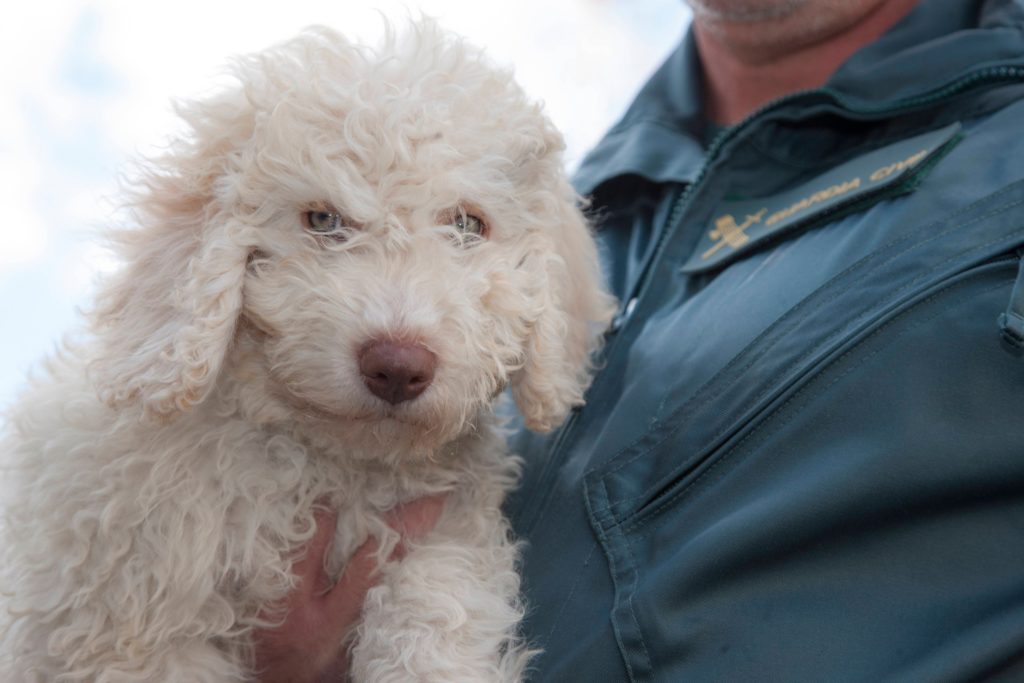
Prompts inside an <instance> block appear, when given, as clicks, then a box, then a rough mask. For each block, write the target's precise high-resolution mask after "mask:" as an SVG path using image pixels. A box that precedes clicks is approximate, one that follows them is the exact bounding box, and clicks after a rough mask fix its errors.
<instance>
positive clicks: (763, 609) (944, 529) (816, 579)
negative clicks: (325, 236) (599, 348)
mask: <svg viewBox="0 0 1024 683" xmlns="http://www.w3.org/2000/svg"><path fill="white" fill-rule="evenodd" d="M690 4H691V6H692V8H693V11H694V22H693V28H692V30H691V32H690V34H689V35H688V36H687V38H686V39H685V40H684V42H683V44H682V45H681V46H680V48H679V49H678V50H677V51H676V53H675V54H673V55H672V56H671V57H670V58H669V59H668V61H667V62H666V63H665V64H664V65H663V67H662V68H661V69H660V70H659V71H658V72H657V73H656V74H655V75H654V76H653V78H652V79H651V80H650V81H649V82H648V84H647V85H646V86H645V87H644V89H643V90H642V91H641V93H640V94H639V96H638V98H637V100H636V101H635V102H634V103H633V105H632V107H631V108H630V109H629V111H628V112H627V113H626V115H625V116H624V118H623V120H622V121H620V122H619V123H618V124H617V125H616V126H615V127H614V128H613V129H612V130H611V131H610V132H609V134H608V136H607V137H606V138H605V139H604V140H603V141H602V142H601V143H600V144H599V145H598V146H597V148H596V149H595V150H594V151H593V152H592V153H591V155H590V156H589V157H588V158H587V160H586V161H585V162H584V164H583V165H582V167H581V169H580V172H579V174H578V179H577V180H578V187H579V190H580V191H581V193H582V194H584V195H587V196H592V197H593V205H594V208H595V209H596V210H597V214H598V215H599V216H600V217H601V218H600V223H599V226H598V234H599V238H600V239H601V241H602V242H603V247H604V249H605V254H606V257H607V260H606V265H607V272H608V277H609V280H610V282H611V284H612V287H613V290H614V291H615V293H616V294H617V295H618V296H619V297H620V299H621V300H622V304H623V307H622V311H621V314H620V315H619V317H618V318H617V320H616V321H615V323H614V324H613V326H612V329H611V330H610V332H609V334H608V340H607V345H606V348H605V352H604V357H603V359H602V363H601V367H602V370H601V372H600V373H599V375H598V377H597V378H596V379H595V382H594V385H593V386H592V388H591V391H590V393H589V394H588V397H587V401H588V402H587V405H586V406H585V407H583V408H582V409H581V410H579V411H577V412H576V413H575V414H574V415H573V416H572V417H571V418H570V420H569V422H568V424H567V425H566V426H564V427H563V428H562V429H561V430H560V431H558V432H556V433H555V435H553V436H550V437H545V438H542V437H539V436H535V435H529V434H526V433H523V434H521V435H520V437H519V438H518V440H517V443H516V444H515V450H516V451H517V452H520V453H522V454H523V455H524V457H525V458H526V460H527V470H526V473H525V476H524V480H523V486H522V487H521V489H520V491H519V492H518V494H517V495H516V496H515V498H514V499H513V500H512V501H510V504H509V512H510V515H511V517H512V520H513V523H514V525H515V527H516V530H517V532H518V533H519V534H520V535H521V536H522V537H524V538H525V539H526V541H527V542H528V544H529V545H528V546H527V549H526V552H525V557H524V585H525V590H526V598H527V602H528V605H529V609H530V612H529V614H528V616H527V621H526V629H527V635H528V637H529V639H530V640H531V642H532V643H533V644H534V645H536V646H538V647H540V648H542V649H543V650H544V652H543V653H542V654H541V655H540V656H539V657H538V658H537V659H536V661H535V667H534V670H533V672H532V674H531V680H535V681H624V680H632V681H682V680H687V681H712V680H714V681H721V680H736V681H754V680H772V681H774V680H779V681H843V680H850V681H877V680H901V681H959V680H985V679H1001V680H1009V679H1024V544H1022V543H1021V533H1022V532H1024V429H1022V428H1021V425H1022V424H1024V418H1022V415H1024V276H1021V273H1024V268H1022V267H1021V266H1020V261H1021V259H1020V257H1019V253H1020V251H1021V250H1022V249H1024V161H1022V160H1024V135H1021V122H1022V121H1024V2H1022V1H1021V0H920V2H916V1H915V0H690ZM438 510H439V503H438V502H437V501H427V502H425V503H419V504H413V506H411V507H410V508H408V509H407V510H404V511H398V512H397V513H396V522H395V523H396V525H402V526H403V528H406V529H407V530H408V531H409V534H410V536H415V535H417V534H421V533H424V532H425V531H426V530H428V529H429V528H430V526H431V524H432V522H433V521H434V520H436V516H437V511H438ZM406 518H408V519H407V520H406ZM322 545H323V544H322V543H320V544H318V543H314V544H313V546H312V549H311V550H312V552H311V553H310V558H309V560H308V561H307V562H305V563H304V564H303V565H302V567H305V568H306V569H308V571H306V572H304V573H303V580H304V581H306V582H308V583H311V584H312V583H314V582H315V581H316V568H317V567H319V566H320V565H319V563H318V562H317V560H318V559H319V558H318V557H317V552H321V553H322V550H323V548H322ZM367 550H369V549H367ZM364 553H365V551H364ZM358 560H359V558H358V557H357V560H356V561H354V562H353V563H352V565H351V566H350V568H349V571H348V572H347V574H346V577H345V578H343V580H342V582H341V583H340V584H339V586H338V587H336V588H335V589H334V591H339V590H340V591H342V592H341V593H337V594H335V595H334V596H332V595H331V594H330V593H329V594H328V595H327V596H323V595H320V594H319V593H315V592H308V593H303V594H301V595H298V596H297V597H296V604H295V606H294V607H293V613H294V614H296V615H298V616H297V617H296V618H295V619H289V621H288V622H287V623H286V624H284V625H283V626H282V627H281V628H280V629H278V630H277V631H275V632H272V633H268V634H267V637H266V638H262V639H261V640H260V642H259V650H260V653H259V654H260V661H261V662H264V663H266V675H265V678H264V679H263V680H265V681H285V680H287V681H296V680H302V678H301V675H305V676H306V678H305V680H317V678H316V677H317V675H319V673H320V672H319V671H313V670H309V671H307V672H305V674H301V675H300V672H299V671H298V669H297V668H296V665H295V664H294V662H295V661H301V662H307V663H308V662H325V661H331V660H332V659H333V660H334V664H335V665H339V663H340V666H342V667H343V662H340V660H339V659H338V658H340V657H343V654H342V653H333V652H330V651H327V652H325V651H324V650H325V649H327V648H330V647H331V645H330V643H337V642H339V641H340V637H341V635H342V634H344V633H345V632H346V631H347V629H348V628H349V626H350V625H351V624H352V622H353V621H354V619H356V618H357V615H358V607H356V609H351V606H352V605H356V606H358V605H359V604H361V600H362V594H363V593H364V592H365V590H366V588H367V587H368V586H369V585H370V582H371V580H372V579H371V578H370V576H369V572H368V569H367V567H368V566H369V565H368V564H367V563H360V562H359V561H358ZM332 597H333V598H334V599H335V603H336V604H335V603H332V604H331V609H326V610H324V609H322V607H323V605H324V602H323V601H324V600H330V599H332ZM310 610H313V612H310ZM311 613H313V614H315V615H316V616H315V627H312V631H315V632H316V634H317V636H320V635H324V634H329V635H330V637H325V638H320V637H316V638H313V637H311V627H310V625H309V623H308V616H309V614H311ZM302 615H306V618H307V621H305V622H304V621H303V617H302ZM288 662H292V663H291V664H289V663H288ZM275 663H276V664H275ZM275 666H276V668H275ZM308 668H309V669H322V668H324V667H322V666H320V665H319V664H317V665H316V666H310V667H308ZM307 674H308V675H307Z"/></svg>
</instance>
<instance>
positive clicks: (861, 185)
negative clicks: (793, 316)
mask: <svg viewBox="0 0 1024 683" xmlns="http://www.w3.org/2000/svg"><path fill="white" fill-rule="evenodd" d="M959 133H960V124H959V123H954V124H952V125H949V126H946V127H945V128H942V129H940V130H936V131H932V132H930V133H925V134H924V135H918V136H915V137H912V138H908V139H906V140H901V141H899V142H897V143H895V144H892V145H889V146H887V147H883V148H881V149H876V150H874V151H873V152H869V153H868V154H865V155H863V156H860V157H857V158H856V159H852V160H850V161H848V162H846V163H845V164H842V165H840V166H837V167H835V168H833V169H831V170H829V171H827V172H826V173H823V174H821V175H820V176H818V177H816V178H814V179H813V180H811V181H808V182H806V183H802V184H801V185H799V186H798V187H795V188H792V189H790V190H786V191H785V192H781V193H779V194H776V195H772V196H771V197H764V198H761V199H744V200H737V201H727V202H723V203H722V204H721V205H720V206H719V207H718V209H717V210H716V211H715V218H714V220H713V221H712V224H711V225H710V226H709V227H708V229H707V230H706V231H705V233H704V235H703V237H702V238H701V241H700V243H699V244H698V245H697V249H696V250H695V251H694V253H693V255H692V256H691V257H690V259H689V260H688V261H687V262H686V265H684V266H683V272H687V273H696V272H700V271H704V270H710V269H711V268H715V267H718V266H720V265H722V264H724V263H726V262H728V261H731V260H732V259H733V258H734V257H735V256H737V255H738V254H740V253H742V252H746V251H749V250H751V249H753V248H754V247H756V246H757V245H759V244H761V243H762V242H765V241H767V240H769V239H771V238H772V237H776V236H777V235H779V234H781V233H782V232H785V231H788V230H790V229H792V228H795V227H796V226H798V225H799V226H808V225H810V224H811V223H813V222H814V221H815V220H816V219H822V218H826V217H829V216H837V215H840V214H842V213H844V212H845V211H848V210H852V209H856V210H863V209H865V208H867V206H869V205H870V204H873V203H874V202H875V201H881V200H882V199H885V198H888V197H891V196H895V195H898V194H904V193H906V192H911V191H912V190H913V189H914V187H915V186H916V184H917V182H918V181H919V180H920V179H921V178H922V177H923V173H924V172H925V171H927V170H928V169H930V168H931V166H932V164H933V163H934V162H936V161H938V160H939V159H941V158H942V156H943V155H944V154H945V153H946V152H947V151H949V150H950V149H952V147H953V145H955V144H956V143H957V142H958V141H959V139H960V137H959Z"/></svg>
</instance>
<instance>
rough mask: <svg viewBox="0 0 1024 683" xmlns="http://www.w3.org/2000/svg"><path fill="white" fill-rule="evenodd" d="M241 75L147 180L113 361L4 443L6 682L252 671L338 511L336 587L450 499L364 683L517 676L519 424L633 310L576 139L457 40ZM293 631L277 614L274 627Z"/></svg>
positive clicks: (371, 656)
mask: <svg viewBox="0 0 1024 683" xmlns="http://www.w3.org/2000/svg"><path fill="white" fill-rule="evenodd" d="M407 33H408V35H405V36H404V37H396V36H395V35H393V34H391V33H390V32H389V33H388V36H387V37H386V38H385V40H384V41H383V43H382V45H381V46H379V47H377V48H374V49H371V48H367V47H364V46H356V45H353V44H350V43H349V42H346V41H345V40H344V39H343V38H341V37H340V36H338V35H336V34H334V33H332V32H330V31H328V30H325V29H312V30H309V31H307V32H306V33H304V34H303V35H301V36H300V37H299V38H297V39H295V40H292V41H291V42H288V43H286V44H283V45H280V46H278V47H275V48H273V49H270V50H268V51H265V52H262V53H260V54H256V55H253V56H250V57H247V58H244V59H241V60H239V62H238V64H237V68H236V70H235V71H236V73H237V77H238V81H239V83H238V84H237V86H236V87H233V88H231V89H228V90H227V91H225V92H222V93H221V94H219V95H218V96H216V97H213V98H210V99H207V100H205V101H201V102H195V103H192V104H188V105H184V106H182V107H181V114H182V116H183V117H184V119H185V121H186V122H187V124H188V129H189V130H188V133H187V134H186V135H184V136H183V137H182V138H181V139H180V140H178V141H177V142H175V143H174V144H173V145H171V146H170V147H169V149H168V151H167V153H166V154H165V155H164V156H162V157H161V158H159V159H157V160H155V161H154V162H152V163H151V164H150V165H149V166H148V167H146V168H145V169H144V172H143V174H142V175H143V177H142V179H141V180H140V181H139V183H138V185H137V187H136V189H135V191H134V196H133V199H132V202H131V204H132V207H133V210H134V213H133V215H134V216H135V218H136V220H137V224H138V225H137V227H136V228H134V229H131V230H125V231H122V232H120V233H118V234H117V235H116V237H115V239H116V243H117V246H118V248H119V250H120V254H121V256H122V257H123V259H124V261H125V266H124V269H123V271H122V272H121V273H120V274H118V275H116V276H115V277H113V278H112V279H111V281H109V282H108V283H106V285H105V287H104V289H103V290H102V292H101V294H100V298H99V301H98V303H97V305H96V308H95V311H94V312H93V314H92V316H91V323H90V336H89V341H88V342H87V343H84V344H81V345H79V346H78V347H77V348H71V349H66V350H65V351H64V352H63V353H61V354H60V355H59V357H57V358H55V359H53V360H52V361H51V362H50V363H49V365H48V371H47V373H46V374H47V376H46V377H45V378H42V379H40V380H38V381H36V382H35V383H34V386H33V387H32V388H31V389H30V390H29V391H28V392H27V393H26V394H25V395H24V396H23V397H22V400H21V401H20V403H19V404H18V405H17V406H16V407H15V409H14V410H13V411H12V414H11V415H10V416H9V424H8V426H7V436H6V437H5V439H4V441H3V444H2V446H0V453H2V458H3V463H4V471H3V473H2V483H3V506H4V512H5V514H6V521H5V523H4V526H5V528H4V531H3V533H4V535H3V538H2V539H0V548H2V553H3V558H2V580H3V586H2V589H3V600H4V603H5V604H4V607H5V609H3V610H2V612H3V613H5V617H4V618H5V619H6V623H5V624H3V631H2V636H0V653H2V654H0V669H2V672H0V680H3V681H12V682H18V683H21V682H28V681H46V682H53V681H96V682H98V683H115V682H122V681H160V682H185V681H187V682H189V683H203V682H215V681H216V682H223V681H240V680H251V679H252V678H253V677H254V676H255V673H254V672H253V671H252V665H251V661H252V646H251V636H252V632H253V629H254V628H256V627H257V626H260V625H266V623H267V619H268V613H267V611H266V610H267V609H268V608H269V606H271V605H273V604H274V603H276V602H278V601H280V600H281V599H282V598H283V596H285V595H286V594H287V593H288V591H289V589H290V588H291V587H292V586H293V584H294V580H295V579H294V575H293V573H292V562H293V560H294V552H295V549H296V548H299V547H301V546H302V545H303V544H304V543H305V542H306V541H308V540H309V539H310V537H311V536H312V534H313V530H314V526H315V525H314V509H315V508H316V507H317V506H330V507H334V508H337V509H338V510H339V511H340V512H339V526H338V531H337V535H336V538H335V541H334V547H333V551H332V557H331V562H330V564H331V565H332V567H331V569H332V571H333V572H335V573H337V572H338V571H340V569H341V567H342V566H343V565H344V563H345V561H346V559H347V557H349V556H350V555H351V554H352V553H353V551H354V549H355V548H356V547H358V546H359V545H360V544H361V543H362V542H363V541H364V540H366V539H367V538H368V537H370V536H373V537H376V538H378V539H380V540H381V547H380V551H379V557H380V558H381V559H384V558H387V557H388V556H389V554H390V553H391V551H392V550H393V549H394V547H395V544H396V543H397V541H398V538H397V534H396V533H395V532H394V531H392V530H391V529H390V528H389V527H388V526H387V524H386V522H385V513H386V512H387V511H388V510H389V509H391V508H393V507H394V506H395V505H396V504H398V503H400V502H403V501H408V500H410V499H414V498H417V497H420V496H423V495H426V494H433V493H438V492H450V494H449V496H448V502H447V504H446V509H445V512H444V514H443V515H442V517H441V519H440V521H439V522H438V524H437V526H436V528H435V529H434V530H433V531H432V532H431V533H430V534H429V535H428V536H427V537H426V538H424V539H423V540H421V541H420V542H417V543H414V544H412V545H411V547H410V548H409V551H408V553H407V554H406V555H405V557H404V559H403V560H402V561H400V562H387V563H385V564H384V565H383V570H382V571H383V575H382V582H381V584H380V585H379V586H378V587H377V588H375V589H373V591H372V592H371V594H370V595H369V597H368V598H367V601H366V604H365V606H364V610H363V619H362V622H361V626H360V627H359V629H358V633H357V634H356V636H355V641H354V644H353V651H352V662H353V663H352V677H353V679H354V680H357V681H371V682H374V683H384V682H388V681H412V680H415V681H437V682H441V681H443V682H444V683H453V682H456V681H513V680H517V679H518V678H519V677H520V676H521V674H522V671H523V668H524V666H525V664H526V661H527V659H528V657H529V651H528V648H527V647H526V646H525V645H524V644H523V643H522V642H521V640H520V639H519V638H517V635H516V629H517V624H518V621H519V619H520V617H521V612H522V609H521V606H520V605H519V602H518V600H517V591H518V585H519V580H518V577H517V575H516V573H515V567H514V563H515V559H516V546H515V543H514V542H513V541H512V540H511V539H510V538H509V530H508V525H507V523H506V522H505V520H503V518H502V516H501V511H500V505H501V503H502V500H503V497H504V495H505V493H506V492H507V491H508V490H509V488H510V487H512V486H513V485H514V483H515V480H516V474H517V467H516V462H515V460H514V459H513V458H511V457H509V456H508V455H507V453H506V452H505V449H504V446H503V443H502V438H501V434H500V433H499V430H498V428H497V419H496V418H495V417H494V414H493V404H494V402H495V401H496V400H497V399H496V397H497V396H499V395H500V394H501V392H502V390H503V389H504V388H505V387H506V386H511V391H512V394H513V396H514V397H515V399H516V401H517V403H518V405H519V407H520V410H521V412H522V414H523V415H524V417H525V420H526V423H527V425H528V426H530V427H531V428H533V429H538V430H546V429H550V428H552V427H553V426H555V425H557V424H558V423H559V422H560V421H561V420H562V419H563V417H564V416H565V414H566V413H567V411H568V410H569V409H570V408H571V407H572V406H574V405H577V404H579V403H580V402H581V396H582V392H583V390H584V388H585V386H586V383H587V381H588V375H589V368H588V358H589V356H590V354H591V352H592V350H593V349H594V347H595V344H596V342H597V340H598V337H599V335H600V331H601V329H603V326H604V323H605V322H606V321H607V319H608V318H609V316H610V313H611V310H612V306H611V300H610V299H609V297H608V296H607V295H606V294H605V293H603V291H602V289H601V287H600V285H599V276H598V266H597V260H596V253H595V248H594V246H593V244H592V242H591V239H590V235H589V233H588V228H587V226H586V224H585V222H584V219H583V217H582V216H581V214H580V212H579V211H578V210H577V208H576V199H577V198H576V196H575V194H574V192H573V190H572V189H571V187H570V186H569V184H568V183H567V181H566V179H565V177H564V175H563V171H562V166H561V161H560V150H561V148H562V146H563V144H562V141H561V138H560V136H559V135H558V133H557V132H556V131H555V130H554V128H553V127H552V126H551V124H550V123H549V122H548V121H547V119H546V118H545V117H544V116H543V115H542V113H541V111H540V108H539V107H538V106H536V105H534V104H531V103H530V102H528V101H527V99H526V97H525V96H524V94H523V93H522V92H521V91H520V90H519V89H518V87H517V86H516V85H514V83H513V82H512V80H511V78H510V75H509V74H508V73H505V72H503V71H501V70H497V69H495V68H494V67H492V66H491V65H489V64H488V63H487V62H486V61H485V60H484V59H483V57H482V56H481V54H480V53H479V52H478V51H476V50H474V49H472V48H470V47H468V46H466V45H465V44H464V43H462V42H461V41H459V40H457V39H454V38H452V37H450V36H446V35H444V34H443V33H442V32H441V31H439V30H438V29H437V28H436V26H434V25H433V24H431V23H430V22H424V23H421V24H420V25H418V26H415V27H413V28H411V29H410V30H409V31H408V32H407ZM277 616H278V617H279V616H280V615H277Z"/></svg>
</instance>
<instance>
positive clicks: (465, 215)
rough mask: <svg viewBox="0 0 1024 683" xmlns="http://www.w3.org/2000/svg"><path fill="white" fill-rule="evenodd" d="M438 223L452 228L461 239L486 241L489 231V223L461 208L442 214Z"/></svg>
mask: <svg viewBox="0 0 1024 683" xmlns="http://www.w3.org/2000/svg"><path fill="white" fill-rule="evenodd" d="M438 222H439V223H440V224H442V225H450V226H452V227H453V228H455V230H456V232H458V233H459V235H460V236H461V237H468V238H474V237H475V238H477V239H486V238H487V233H488V231H489V229H488V226H487V221H485V220H484V219H483V218H481V217H480V216H478V215H476V214H474V213H471V212H469V211H467V210H466V209H465V208H463V207H461V206H458V207H455V208H452V209H448V210H447V211H443V212H441V215H440V216H438Z"/></svg>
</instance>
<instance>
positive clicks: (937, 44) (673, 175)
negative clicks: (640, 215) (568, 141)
mask: <svg viewBox="0 0 1024 683" xmlns="http://www.w3.org/2000/svg"><path fill="white" fill-rule="evenodd" d="M1021 45H1024V0H970V1H968V2H965V1H964V0H924V1H923V2H921V3H920V4H919V5H918V6H917V7H916V8H915V9H914V10H912V11H911V12H910V14H908V15H907V16H906V17H904V18H903V20H901V21H900V22H899V23H897V24H896V25H895V26H894V27H893V28H892V29H890V31H889V32H888V33H886V34H885V35H884V36H883V37H882V38H880V39H879V40H877V41H875V42H874V43H872V44H871V45H869V46H867V47H865V48H864V49H862V50H860V51H859V52H857V53H856V54H854V55H853V56H852V57H851V58H850V59H849V60H847V62H846V63H845V64H843V66H842V67H840V68H839V70H837V71H836V73H835V74H834V75H833V77H832V78H831V79H830V80H829V82H828V83H827V84H826V85H825V89H828V90H830V91H832V92H833V93H836V94H838V95H839V96H841V97H842V98H843V99H844V100H845V101H847V102H850V103H853V104H856V105H858V106H882V105H884V103H885V102H888V101H896V100H903V99H906V98H910V97H913V96H914V95H915V94H916V93H924V92H929V91H934V90H936V89H938V88H941V87H942V85H943V83H944V82H950V81H952V80H955V79H959V78H961V77H963V76H964V75H965V74H966V73H968V72H969V71H971V70H974V69H978V68H979V67H980V66H983V65H990V66H995V65H999V64H1001V63H1007V62H1017V63H1020V62H1021V61H1022V60H1024V50H1022V48H1021ZM700 92H701V71H700V58H699V56H698V55H697V49H696V42H695V40H694V37H693V33H692V31H689V32H688V33H687V35H686V37H685V38H684V40H683V42H682V44H681V45H680V46H679V47H678V48H677V49H676V51H675V52H673V53H672V54H671V55H670V56H669V58H668V59H667V60H666V62H665V63H664V64H663V65H662V66H661V67H660V68H659V69H658V70H657V71H656V72H655V74H654V75H653V76H652V77H651V79H650V80H649V81H648V82H647V84H646V85H645V86H644V87H643V88H642V89H641V91H640V93H639V94H638V95H637V98H636V100H635V101H634V102H633V104H632V105H631V106H630V108H629V109H628V110H627V111H626V113H625V115H623V117H622V119H621V120H620V121H619V122H618V123H617V124H616V125H615V126H614V127H613V128H612V129H611V130H610V131H609V132H608V134H607V135H606V136H605V137H604V139H602V140H601V142H599V143H598V144H597V146H596V147H595V148H594V149H593V150H592V151H591V152H590V154H588V155H587V157H586V158H584V160H583V163H582V164H581V165H580V168H579V170H578V171H577V174H576V178H575V184H576V189H577V190H578V191H579V192H580V193H581V194H583V195H589V194H591V193H593V192H594V190H595V189H597V188H598V186H600V185H601V184H603V183H605V182H606V181H608V180H611V179H613V178H616V177H620V176H624V175H637V176H640V177H643V178H646V179H648V180H651V181H653V182H659V183H660V182H679V183H688V182H692V181H693V179H694V177H695V176H696V175H697V173H698V171H699V169H700V166H701V164H702V162H703V157H704V148H703V145H702V144H701V137H702V134H703V132H704V130H705V126H706V123H705V117H704V116H703V113H702V112H701V111H700V109H699V103H700V101H701V97H700Z"/></svg>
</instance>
